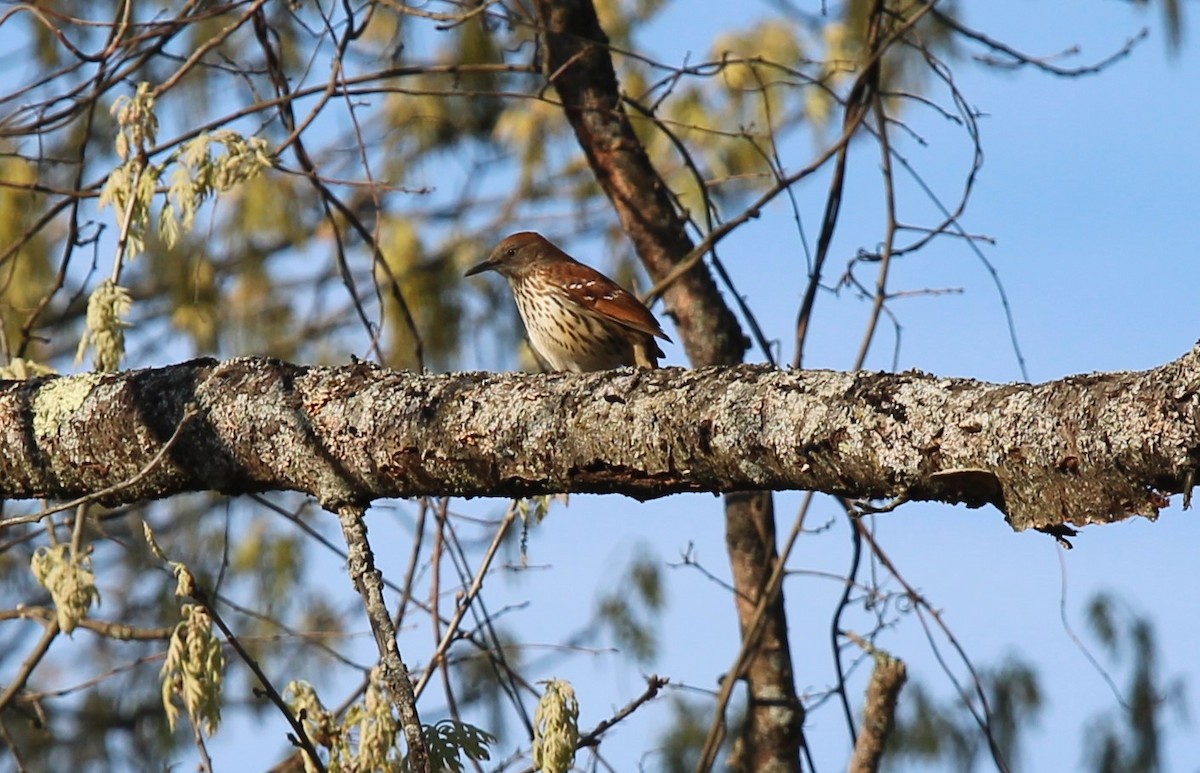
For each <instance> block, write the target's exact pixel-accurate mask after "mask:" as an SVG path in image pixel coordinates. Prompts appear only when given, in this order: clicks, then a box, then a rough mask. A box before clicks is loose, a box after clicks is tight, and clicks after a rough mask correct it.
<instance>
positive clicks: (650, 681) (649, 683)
mask: <svg viewBox="0 0 1200 773" xmlns="http://www.w3.org/2000/svg"><path fill="white" fill-rule="evenodd" d="M670 681H671V680H670V679H664V678H662V677H661V676H658V675H657V674H651V675H650V676H648V677H646V691H645V692H643V693H642V694H641V695H639V696H638V697H636V698H634V699H633V700H632V701H630V702H629V703H627V704H625V706H624V707H622V708H621V710H620V711H618V712H617V713H616V714H613V715H612V716H611V717H609V718H608V719H605V720H602V721H601V722H600V723H599V724H598V725H596V726H595V727H594V728H592V729H591V730H590V731H588V732H587V733H584V734H583V735H581V736H580V737H579V743H577V744H576V745H575V748H577V749H582V748H583V747H585V746H595V745H596V744H598V743H600V736H602V735H604V734H605V733H606V732H608V730H609V729H610V728H611V727H612V726H613V725H615V724H617V723H618V722H620V721H622V720H624V719H625V718H626V717H628V716H629V715H630V714H632V713H633V712H635V711H637V710H638V709H639V708H641V707H642V704H644V703H647V702H649V701H651V700H654V698H655V697H657V696H658V692H659V690H661V689H662V688H664V687H666V686H667V684H668V683H669V682H670Z"/></svg>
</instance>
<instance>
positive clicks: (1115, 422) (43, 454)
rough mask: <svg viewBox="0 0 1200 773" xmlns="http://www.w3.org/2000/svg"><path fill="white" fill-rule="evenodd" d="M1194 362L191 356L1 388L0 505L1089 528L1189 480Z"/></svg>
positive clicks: (1197, 401) (1186, 358)
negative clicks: (891, 517) (582, 362)
mask: <svg viewBox="0 0 1200 773" xmlns="http://www.w3.org/2000/svg"><path fill="white" fill-rule="evenodd" d="M1198 365H1200V344H1198V345H1197V346H1196V347H1195V348H1193V349H1192V350H1191V351H1189V352H1187V353H1186V354H1184V355H1183V356H1182V357H1180V358H1179V359H1177V360H1174V361H1172V362H1170V363H1167V364H1165V365H1162V366H1160V367H1157V368H1153V369H1151V370H1147V371H1137V372H1118V373H1103V374H1091V375H1082V376H1071V377H1068V378H1064V379H1061V380H1058V381H1052V382H1048V383H1044V384H1039V385H1028V384H994V383H987V382H982V381H973V380H969V379H949V378H937V377H935V376H931V375H928V374H924V373H920V372H915V371H911V372H906V373H899V374H892V373H839V372H830V371H812V370H778V369H775V368H770V367H767V366H761V365H739V366H732V367H710V368H700V369H694V370H692V369H681V368H666V369H662V370H654V371H645V370H628V369H626V370H614V371H607V372H603V373H591V374H582V375H571V374H544V375H543V374H537V375H532V374H518V373H454V374H447V375H419V374H414V373H408V372H395V371H388V370H384V369H380V368H377V367H374V366H372V365H369V364H367V363H363V362H356V363H354V364H351V365H345V366H341V367H307V366H300V365H293V364H289V363H285V362H280V361H278V360H271V359H264V358H240V359H234V360H229V361H225V362H218V361H215V360H210V359H205V360H194V361H191V362H185V363H181V364H178V365H171V366H167V367H163V368H154V369H147V370H138V371H128V372H124V373H117V374H103V375H102V374H83V375H80V376H70V377H62V378H40V379H34V380H30V381H24V382H12V381H8V382H0V451H2V453H0V498H4V499H29V498H49V499H59V500H62V499H72V498H75V497H81V496H88V495H89V494H95V493H97V492H105V495H104V497H102V498H101V501H103V502H104V503H106V504H118V503H124V502H133V501H145V500H151V499H158V498H162V497H168V496H171V495H174V494H178V493H182V492H186V491H202V490H211V491H217V492H222V493H226V494H244V493H251V492H261V491H268V490H293V491H301V492H306V493H308V494H310V495H312V496H314V497H316V498H317V499H318V500H319V501H320V502H321V504H322V505H323V506H325V507H327V508H329V509H332V510H336V509H337V508H338V507H339V506H342V505H345V504H348V503H353V504H365V503H369V502H370V501H372V500H374V499H380V498H391V497H415V496H502V497H514V496H530V495H537V494H547V493H559V492H592V493H619V494H624V495H627V496H630V497H634V498H637V499H643V500H644V499H650V498H654V497H660V496H665V495H668V494H673V493H678V492H685V491H707V492H714V493H717V492H727V491H737V490H747V489H756V490H768V489H769V490H784V489H805V490H816V491H823V492H826V493H830V494H836V495H838V496H843V497H849V498H853V499H860V500H873V501H880V500H884V501H886V500H888V499H900V500H936V501H942V502H948V503H965V504H967V505H968V506H971V507H979V506H982V505H986V504H990V505H993V506H995V507H996V508H998V509H999V510H1001V511H1002V512H1003V513H1004V514H1005V516H1006V517H1007V518H1008V520H1009V522H1010V523H1011V524H1012V525H1013V527H1014V528H1016V529H1026V528H1033V527H1037V528H1046V527H1052V526H1056V525H1066V524H1076V525H1082V524H1087V523H1103V522H1111V521H1115V520H1121V519H1124V518H1127V517H1130V516H1132V515H1143V516H1147V517H1154V516H1155V515H1157V513H1158V511H1159V509H1160V508H1161V507H1163V506H1165V505H1166V504H1167V500H1168V497H1169V496H1170V495H1172V494H1178V493H1186V492H1187V491H1189V490H1190V488H1191V485H1192V482H1193V479H1194V471H1195V468H1196V465H1197V462H1198V461H1200V367H1198ZM193 410H194V411H196V415H195V416H194V417H191V418H190V420H188V417H189V415H190V412H191V411H193ZM181 422H184V426H182V427H181V426H180V424H181ZM168 444H170V445H169V446H168ZM164 448H166V454H165V458H164V455H163V454H162V452H163V450H164ZM123 484H124V485H123Z"/></svg>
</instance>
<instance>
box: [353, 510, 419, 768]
mask: <svg viewBox="0 0 1200 773" xmlns="http://www.w3.org/2000/svg"><path fill="white" fill-rule="evenodd" d="M337 514H338V521H339V522H340V523H341V525H342V534H343V535H344V536H345V538H346V547H347V548H348V549H349V553H348V555H349V559H348V563H349V569H350V576H351V577H352V578H353V579H354V587H355V588H357V589H358V592H359V595H361V596H362V598H363V603H364V604H365V605H366V608H367V618H368V619H369V620H370V622H371V632H372V633H374V634H375V643H376V645H378V647H379V662H380V666H381V670H382V673H383V681H384V684H386V685H387V687H388V690H389V692H390V693H391V696H392V703H393V704H394V705H395V706H396V710H397V712H399V714H400V724H401V726H402V727H403V728H404V737H405V740H406V741H407V742H408V757H407V761H408V769H409V770H410V771H413V772H414V773H431V768H430V766H429V752H428V750H426V748H425V739H424V737H423V736H422V735H421V717H420V716H419V715H418V714H417V697H416V694H415V693H414V692H413V686H412V680H411V679H410V678H409V676H408V668H407V667H406V666H405V665H404V661H403V660H402V659H401V657H400V646H399V645H398V644H397V643H396V629H395V628H394V627H393V626H392V618H391V616H390V615H389V614H388V610H387V603H386V601H385V600H384V598H383V575H382V574H381V573H380V571H379V570H378V569H377V568H376V567H375V557H374V555H373V554H372V552H371V545H370V543H369V542H368V541H367V524H366V522H365V521H364V517H365V516H366V508H363V507H360V506H358V505H349V504H347V505H342V506H341V507H339V508H338V510H337Z"/></svg>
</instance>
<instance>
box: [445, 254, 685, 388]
mask: <svg viewBox="0 0 1200 773" xmlns="http://www.w3.org/2000/svg"><path fill="white" fill-rule="evenodd" d="M484 271H496V272H497V273H499V274H501V275H502V276H503V277H504V278H505V279H507V280H508V283H509V286H510V287H511V289H512V293H513V297H514V298H515V299H516V301H517V310H518V311H519V312H520V314H521V320H522V321H523V322H524V323H525V330H526V332H527V333H528V334H529V343H530V344H532V346H533V350H534V351H535V352H537V355H538V356H539V357H540V358H541V359H542V360H543V361H545V363H546V364H547V365H549V366H550V368H551V369H552V370H567V371H573V372H575V373H583V372H587V371H594V370H608V369H609V368H619V367H623V366H629V365H636V366H637V367H639V368H657V367H658V358H659V357H662V356H663V352H662V350H661V349H660V348H659V347H658V343H657V342H656V341H655V340H654V339H655V338H661V339H663V340H664V341H670V340H671V339H670V338H668V337H667V334H666V333H664V332H663V331H662V328H661V327H660V326H659V324H658V320H657V319H655V318H654V315H653V314H652V313H650V310H649V309H647V308H646V307H645V306H644V305H643V304H642V302H641V301H639V300H638V299H637V298H635V297H633V295H631V294H630V293H629V292H627V291H626V290H625V289H624V288H623V287H621V286H620V285H618V284H617V283H616V282H614V281H612V280H611V279H609V278H608V277H606V276H604V274H601V273H600V272H599V271H596V270H595V269H594V268H591V267H590V266H585V265H584V264H582V263H580V262H579V261H577V260H575V259H574V258H572V257H571V256H570V255H568V254H567V253H565V252H563V251H562V250H561V249H559V248H558V247H556V246H555V245H554V244H552V243H551V242H550V241H548V240H547V239H546V238H545V237H543V236H542V235H541V234H538V233H534V232H532V231H521V232H520V233H515V234H512V235H511V236H509V237H508V238H506V239H505V240H504V241H502V242H500V244H499V245H497V247H496V249H494V250H492V254H491V255H490V256H489V257H488V259H487V260H485V261H484V262H482V263H480V264H479V265H477V266H475V267H474V268H472V269H470V270H469V271H467V273H466V275H467V276H473V275H475V274H479V273H482V272H484Z"/></svg>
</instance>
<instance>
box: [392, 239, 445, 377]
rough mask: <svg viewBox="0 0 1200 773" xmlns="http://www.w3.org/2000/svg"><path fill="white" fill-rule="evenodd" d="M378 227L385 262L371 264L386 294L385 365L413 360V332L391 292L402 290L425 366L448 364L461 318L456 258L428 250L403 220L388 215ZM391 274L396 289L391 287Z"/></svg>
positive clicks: (410, 363)
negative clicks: (413, 322) (386, 346)
mask: <svg viewBox="0 0 1200 773" xmlns="http://www.w3.org/2000/svg"><path fill="white" fill-rule="evenodd" d="M380 231H381V236H380V240H379V246H380V249H381V251H382V253H383V260H384V265H377V266H376V267H375V281H376V282H377V283H378V285H379V287H380V288H381V291H382V293H383V297H384V314H385V323H386V331H387V333H388V362H389V364H390V365H392V366H393V367H403V368H413V367H415V366H416V364H417V363H416V360H415V359H414V353H415V349H414V341H413V338H412V333H411V330H410V328H409V326H408V324H407V323H406V322H405V319H404V315H403V312H402V311H401V308H400V305H399V303H398V301H397V299H396V296H395V294H394V292H400V293H402V296H403V298H404V300H405V302H406V303H407V304H408V308H409V311H410V312H411V313H412V316H413V319H414V321H415V322H416V327H417V331H418V332H419V334H420V336H421V342H422V344H423V346H424V354H425V359H426V362H425V364H426V366H435V365H437V364H440V363H445V362H448V361H449V357H450V356H451V355H452V354H453V353H454V352H455V351H456V350H457V348H458V341H459V330H460V326H459V319H460V317H461V316H462V309H461V307H460V305H459V304H460V298H459V293H458V292H457V290H458V288H459V285H460V278H461V273H462V272H461V270H460V269H459V267H458V264H457V262H456V261H455V260H453V259H447V256H445V255H438V254H434V255H429V254H427V253H426V251H425V248H424V246H423V245H422V243H421V240H420V237H419V235H418V234H417V230H416V228H415V227H414V226H413V224H412V223H411V222H409V221H407V220H404V219H401V218H392V219H387V220H385V221H383V222H382V223H381V225H380ZM389 274H390V276H389ZM392 278H394V279H395V281H396V283H397V285H398V288H399V289H398V290H396V288H393V287H392V284H391V282H392Z"/></svg>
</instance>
